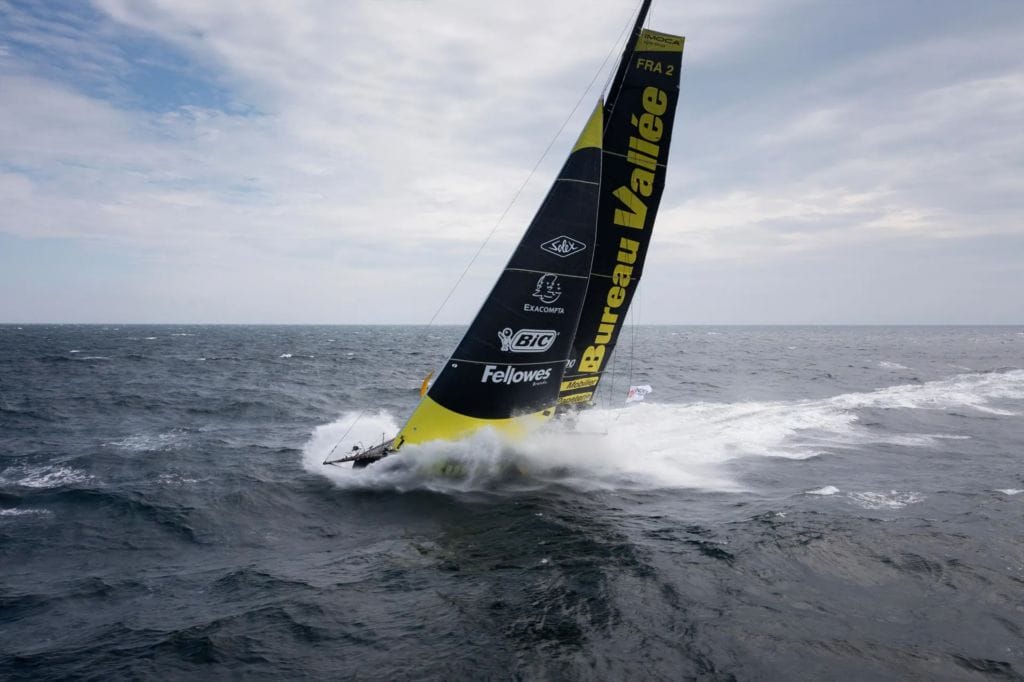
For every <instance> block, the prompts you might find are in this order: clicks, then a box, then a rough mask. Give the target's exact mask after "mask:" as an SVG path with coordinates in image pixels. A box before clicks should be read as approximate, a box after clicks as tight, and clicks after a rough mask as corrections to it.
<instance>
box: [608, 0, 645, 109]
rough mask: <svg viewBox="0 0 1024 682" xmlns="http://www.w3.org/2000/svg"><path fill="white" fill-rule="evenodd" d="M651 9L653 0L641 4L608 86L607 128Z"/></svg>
mask: <svg viewBox="0 0 1024 682" xmlns="http://www.w3.org/2000/svg"><path fill="white" fill-rule="evenodd" d="M650 9H651V0H644V1H643V4H641V5H640V13H639V14H638V15H637V17H636V23H634V24H633V32H632V33H630V34H629V39H628V40H626V47H625V49H624V50H623V51H622V57H621V58H620V59H619V68H618V69H616V71H615V78H613V79H612V84H611V87H610V88H608V97H606V98H605V101H604V124H605V129H607V127H608V123H609V122H611V120H612V111H613V110H614V109H615V104H616V102H618V100H619V93H620V92H621V91H622V83H623V81H625V80H626V69H627V68H629V59H630V57H631V56H632V54H633V52H634V51H635V50H636V44H637V41H639V40H640V32H641V31H642V30H643V28H644V21H646V20H647V12H648V11H649V10H650Z"/></svg>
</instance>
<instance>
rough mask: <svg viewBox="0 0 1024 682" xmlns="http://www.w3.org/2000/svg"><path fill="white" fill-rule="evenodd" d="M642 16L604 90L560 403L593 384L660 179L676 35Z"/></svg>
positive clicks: (621, 315) (634, 271)
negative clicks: (594, 182) (597, 189)
mask: <svg viewBox="0 0 1024 682" xmlns="http://www.w3.org/2000/svg"><path fill="white" fill-rule="evenodd" d="M645 8H646V5H645ZM643 16H644V12H643V11H641V15H640V18H639V19H638V20H637V28H636V31H637V32H636V34H635V35H634V40H635V43H634V41H633V40H631V41H630V44H629V45H628V46H627V49H626V53H625V54H624V55H623V61H622V64H621V65H620V67H619V72H618V74H617V78H616V80H615V82H613V84H612V87H611V90H610V91H609V96H608V105H607V106H606V121H605V133H604V147H603V152H602V156H603V162H602V171H601V197H600V203H599V207H598V219H597V245H596V248H595V252H594V261H593V267H592V269H591V273H590V286H589V289H588V291H587V295H586V300H585V301H584V304H583V311H582V313H581V315H580V324H579V327H578V328H577V330H576V334H575V338H574V339H573V345H572V353H571V355H570V358H569V363H568V367H567V369H566V371H565V377H564V380H563V381H562V384H561V387H560V388H561V390H560V394H559V403H560V404H578V403H588V402H590V400H591V399H592V398H593V396H594V392H595V391H596V390H597V385H598V383H599V382H600V381H601V376H602V374H603V373H604V370H605V365H606V362H607V360H608V357H609V356H610V355H611V353H612V349H614V348H615V343H616V341H617V340H618V336H619V332H620V331H621V330H622V324H623V322H624V320H625V317H626V310H627V309H628V308H629V304H630V302H631V301H632V300H633V294H634V293H635V291H636V287H637V284H639V282H640V274H641V273H642V272H643V266H644V259H645V258H646V256H647V245H648V243H649V241H650V238H651V229H652V228H653V226H654V217H655V215H656V214H657V212H658V204H659V203H660V202H661V194H662V191H663V189H664V187H665V163H666V161H667V160H668V151H669V142H670V140H671V138H672V122H673V120H674V119H675V112H676V101H677V99H678V96H679V69H680V66H681V62H682V55H683V38H682V37H681V36H673V35H669V34H667V33H658V32H656V31H650V30H646V29H644V30H641V29H640V26H641V25H642V21H643ZM631 48H632V49H631Z"/></svg>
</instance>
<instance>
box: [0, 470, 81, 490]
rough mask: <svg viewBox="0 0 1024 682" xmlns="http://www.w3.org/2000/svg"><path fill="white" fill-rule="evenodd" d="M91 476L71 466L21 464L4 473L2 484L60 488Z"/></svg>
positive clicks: (1, 477) (0, 480) (1, 478)
mask: <svg viewBox="0 0 1024 682" xmlns="http://www.w3.org/2000/svg"><path fill="white" fill-rule="evenodd" d="M91 478H92V476H90V475H89V474H87V473H85V472H84V471H81V470H79V469H72V468H70V467H63V466H58V467H46V466H43V467H29V466H21V467H15V468H13V469H8V470H6V471H5V472H4V475H3V476H0V484H4V485H16V486H22V487H25V488H60V487H62V486H66V485H74V484H76V483H84V482H86V481H88V480H90V479H91Z"/></svg>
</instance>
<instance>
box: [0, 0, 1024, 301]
mask: <svg viewBox="0 0 1024 682" xmlns="http://www.w3.org/2000/svg"><path fill="white" fill-rule="evenodd" d="M910 9H912V8H909V9H908V8H901V6H899V5H894V6H886V8H885V9H884V10H883V9H880V8H877V7H876V8H874V10H871V11H872V12H873V11H875V10H877V13H881V14H882V15H883V16H882V17H881V19H880V20H879V21H883V20H884V22H887V23H888V24H889V25H891V27H890V28H878V27H875V28H874V32H873V33H870V34H868V33H865V34H863V36H861V35H858V34H856V33H855V32H851V31H850V30H849V28H850V27H851V26H856V25H858V22H860V23H864V22H867V21H869V19H868V18H867V17H868V15H869V14H871V12H869V11H868V10H865V9H863V8H858V7H855V6H850V7H846V6H843V7H838V6H835V7H833V6H827V7H826V6H822V5H820V4H816V3H805V2H799V1H781V0H779V1H766V2H751V3H724V4H723V3H719V2H694V3H686V5H685V6H684V5H677V4H673V3H659V4H657V5H656V6H655V9H654V14H653V19H654V24H655V25H656V26H657V27H658V28H663V29H665V30H669V31H673V30H679V31H682V32H685V33H687V34H688V43H687V54H686V55H685V58H684V76H683V95H682V103H681V108H680V112H679V115H678V120H677V133H676V137H675V140H674V143H673V153H672V159H671V164H670V170H669V176H668V182H669V184H668V187H667V190H666V195H665V199H664V203H663V210H662V213H661V214H660V216H659V220H658V227H657V231H656V233H655V244H656V247H657V248H658V249H659V250H662V252H661V253H660V255H658V257H659V258H662V257H666V258H671V259H672V260H671V262H672V263H673V264H676V265H679V264H684V265H687V264H688V265H690V266H692V265H693V264H695V263H699V262H724V261H728V262H731V263H762V264H763V263H771V262H772V261H773V260H776V261H779V262H781V261H784V260H786V259H789V258H792V257H793V256H794V254H801V253H807V254H816V255H815V257H823V258H824V257H829V254H831V256H830V257H832V258H835V259H841V258H842V256H843V252H844V250H845V249H849V248H851V247H852V246H854V245H865V246H867V245H871V244H884V243H885V242H887V241H893V240H902V239H906V238H914V239H921V240H928V241H932V240H946V241H948V242H955V241H956V240H957V239H968V238H969V239H974V238H978V237H984V236H986V235H1003V234H1019V233H1020V230H1021V229H1024V228H1022V225H1021V221H1020V219H1019V218H1020V215H1021V208H1022V206H1021V201H1022V200H1021V197H1022V196H1024V193H1022V192H1021V189H1024V187H1022V185H1024V175H1022V171H1021V167H1022V164H1021V161H1022V159H1024V132H1022V131H1021V129H1020V126H1019V121H1020V120H1021V119H1022V118H1024V117H1022V113H1024V112H1022V111H1021V109H1022V104H1021V102H1024V98H1022V95H1024V68H1022V66H1021V64H1020V60H1019V58H1018V57H1017V48H1016V42H1017V38H1016V37H1017V36H1018V35H1019V31H1020V29H1021V28H1022V26H1024V19H1022V17H1021V16H1019V14H1020V13H1019V12H1018V13H1013V12H1004V11H1002V10H998V8H991V7H986V8H982V9H979V10H976V11H975V14H973V15H971V16H970V17H967V18H964V17H961V16H957V15H958V12H954V11H952V10H949V9H948V8H936V9H935V11H934V12H932V13H931V14H930V15H929V17H928V18H927V21H922V20H920V19H919V18H917V19H915V17H914V16H913V12H911V11H910ZM634 10H635V7H634V6H633V3H631V2H626V3H622V2H612V1H611V0H608V1H606V2H600V3H591V2H586V3H583V2H566V3H531V4H528V6H525V7H524V6H522V5H521V4H509V3H478V2H470V1H469V0H460V1H457V2H456V1H452V2H443V3H442V2H419V1H417V0H393V1H387V0H381V1H376V2H370V1H367V2H344V3H335V2H302V3H299V2H295V3H276V2H264V3H255V2H227V1H222V2H216V3H211V2H205V1H204V2H199V1H191V0H175V1H171V0H97V1H96V2H95V3H94V4H93V5H91V6H87V5H69V6H68V7H67V8H63V9H60V8H53V7H51V8H42V9H40V8H38V7H37V6H34V5H28V4H20V3H13V4H6V5H4V6H3V8H2V10H0V13H2V15H3V17H4V19H3V21H5V22H6V23H5V26H4V36H5V37H4V44H3V45H2V46H0V47H2V49H0V66H2V67H3V70H2V73H3V75H2V76H0V105H2V106H0V158H2V159H3V161H2V164H0V202H3V204H4V206H5V211H4V213H3V216H2V217H0V232H2V233H5V234H7V235H14V236H16V237H17V238H19V239H50V240H69V241H71V242H75V241H78V242H83V241H87V242H90V243H95V244H100V245H102V248H103V249H105V253H108V254H110V255H111V257H112V258H114V257H115V256H116V255H117V254H120V255H121V256H122V257H123V258H130V259H135V260H136V262H146V263H151V262H152V260H156V261H158V262H162V263H165V264H166V267H165V268H164V269H163V270H162V271H161V273H162V274H161V277H160V280H161V281H162V282H164V284H163V285H157V284H152V285H146V286H147V287H150V288H151V291H150V294H151V296H152V297H153V298H152V299H151V300H167V301H172V302H173V301H174V300H175V293H174V291H175V290H174V287H179V288H180V290H190V289H192V288H194V284H193V282H195V281H205V282H207V283H208V285H207V290H208V291H211V292H213V293H212V294H211V295H210V296H209V297H206V296H205V293H204V291H201V290H200V291H197V292H196V295H195V296H193V298H192V300H193V301H195V303H194V305H193V307H192V308H190V310H192V311H193V312H194V313H195V314H196V315H198V316H200V317H203V318H204V319H212V320H216V319H219V318H218V315H220V316H221V317H223V318H227V317H228V316H229V313H228V311H226V310H225V309H224V308H223V307H218V305H219V304H218V303H217V300H218V299H219V300H244V301H245V305H246V306H247V308H249V309H251V310H252V311H253V312H252V317H250V318H248V319H250V320H257V319H259V318H260V315H259V314H258V311H259V310H260V306H261V305H266V311H267V312H266V316H265V318H264V319H286V318H287V319H292V320H293V321H294V319H293V318H292V317H290V316H291V315H292V313H293V312H294V311H295V310H296V306H295V304H294V303H291V304H290V303H288V302H286V301H284V300H283V299H281V297H278V296H275V295H274V294H272V293H271V291H272V289H268V287H269V285H267V286H264V284H263V283H264V282H266V281H274V282H276V283H277V285H278V287H279V290H281V291H296V292H298V291H301V290H302V287H304V286H306V287H308V286H309V281H310V280H311V279H313V278H320V281H323V282H325V283H328V284H335V285H337V287H338V288H337V290H338V291H351V290H352V288H353V287H358V286H359V284H358V282H365V281H366V279H367V278H371V279H372V278H373V277H374V275H375V276H376V285H375V287H374V293H373V295H372V296H373V300H374V301H378V299H377V292H380V293H381V296H382V298H380V300H379V301H378V302H376V303H374V305H379V306H381V307H382V309H384V310H385V313H383V314H384V317H388V316H390V319H392V320H394V321H403V320H404V321H415V320H422V319H423V318H424V317H425V315H424V313H423V312H422V311H423V310H425V309H431V310H432V309H433V304H434V303H436V302H439V301H440V300H441V299H442V298H443V297H444V295H445V294H446V293H447V287H448V286H449V285H450V284H451V283H452V282H454V279H455V277H456V276H457V273H458V272H461V270H462V268H463V267H465V265H466V263H467V262H468V261H469V259H470V257H471V256H472V254H473V253H474V251H475V250H476V247H477V246H478V245H479V243H480V242H481V240H482V239H483V238H484V237H485V236H486V235H487V233H488V231H489V230H490V229H491V228H492V227H493V226H494V224H495V221H496V220H497V218H498V217H499V216H500V215H501V213H502V211H503V210H504V209H505V207H506V206H507V205H508V202H509V200H510V198H511V197H512V196H513V194H514V193H515V192H516V190H517V189H518V188H519V186H520V184H521V183H522V181H523V179H524V178H525V177H526V176H527V174H528V173H529V171H530V169H531V168H532V167H533V165H534V163H535V162H536V160H537V157H538V155H539V154H540V153H541V151H542V150H543V149H544V148H545V146H546V145H547V144H548V143H549V141H550V140H551V136H552V135H553V134H554V132H555V131H556V130H558V128H559V126H560V125H561V124H562V123H563V121H564V120H565V117H566V115H567V113H568V112H569V111H570V110H571V109H572V108H573V106H575V105H576V104H577V102H582V103H581V104H580V106H579V108H578V110H577V111H576V112H575V114H574V115H573V117H572V120H571V121H570V122H569V123H568V125H567V126H566V127H565V132H564V133H563V134H562V136H561V137H560V138H559V140H558V141H557V142H556V143H555V145H554V146H553V148H552V152H551V154H550V155H549V157H548V158H547V159H546V160H545V162H544V163H543V164H542V165H541V167H540V168H539V169H538V172H537V174H536V176H535V178H534V180H533V181H532V182H531V183H530V184H529V185H528V186H527V188H526V190H525V191H524V192H523V194H522V196H521V198H520V200H519V201H518V202H517V204H516V205H515V206H514V207H513V209H512V211H511V212H510V213H509V215H508V217H507V218H506V219H505V221H504V223H503V225H502V228H501V229H500V230H499V231H498V232H497V234H496V236H495V238H494V239H493V241H492V243H491V244H490V245H489V247H488V248H487V250H486V251H485V252H484V254H483V255H482V257H481V260H480V261H479V263H478V265H477V266H476V267H474V269H473V271H472V272H471V274H470V283H471V284H470V286H471V287H472V290H471V291H469V292H468V293H467V292H463V293H459V294H457V296H456V304H455V306H454V309H453V311H451V315H450V317H447V318H444V319H448V320H452V321H465V320H466V319H467V318H468V315H469V313H471V312H472V310H474V309H475V307H474V306H475V303H476V302H478V301H479V297H480V296H481V295H482V294H481V293H480V291H481V290H486V289H487V287H488V286H489V284H490V282H491V281H492V280H493V277H494V273H495V272H496V270H497V268H498V267H500V263H501V262H502V261H503V259H504V258H505V257H507V256H508V254H509V253H510V251H511V249H512V246H513V242H514V241H515V240H516V239H517V238H518V235H519V234H520V232H521V230H522V228H523V226H525V224H526V223H527V222H528V221H529V219H530V217H531V215H532V213H533V210H534V209H535V208H536V206H537V205H538V204H539V202H540V200H541V198H542V197H543V194H544V192H545V191H546V190H547V186H548V183H549V181H550V178H551V177H552V176H553V174H554V172H555V170H556V168H557V166H558V165H559V164H560V162H561V160H562V158H563V155H564V153H565V151H566V149H567V148H568V146H569V145H570V144H571V140H572V138H573V137H574V136H575V133H576V131H577V130H578V128H579V126H580V125H581V124H582V121H583V119H584V117H585V116H586V114H587V113H588V112H589V109H590V106H591V103H592V101H593V99H594V98H596V96H597V90H598V89H599V88H600V87H601V86H602V85H603V84H604V82H605V78H606V76H607V73H608V70H609V69H610V68H611V66H612V61H613V60H614V59H613V60H611V61H609V63H607V64H605V66H604V70H603V71H601V72H599V71H598V69H599V67H600V66H601V64H602V60H604V59H605V57H606V55H609V54H610V53H612V54H614V50H613V43H615V40H616V37H618V36H620V35H621V31H622V28H623V27H624V26H625V25H626V24H627V22H628V21H629V17H630V14H631V13H632V12H633V11H634ZM961 14H962V13H961ZM908 27H913V29H914V32H911V31H910V30H909V28H908ZM829 40H831V41H832V43H829ZM802 50H804V51H807V52H808V53H811V56H810V57H808V56H807V55H803V54H801V51H802ZM595 73H597V74H598V75H597V77H596V84H595V87H594V88H593V89H592V90H591V91H590V92H589V93H588V94H586V95H585V96H583V97H582V99H581V95H582V94H583V90H584V88H585V87H586V85H587V84H588V83H590V82H591V79H592V78H594V76H595ZM139 259H142V260H141V261H139ZM342 271H344V272H345V273H349V274H352V276H351V277H349V275H348V274H346V275H341V274H339V273H341V272H342ZM267 272H274V273H275V274H274V277H272V278H268V277H266V276H265V273H267ZM175 273H188V276H187V277H184V276H178V275H176V274H175ZM225 273H230V277H229V276H228V275H226V274H225ZM411 273H412V274H411ZM234 282H246V283H248V284H249V291H250V292H252V293H250V294H249V295H246V293H245V288H244V287H239V286H235V284H233V283H234ZM392 283H395V286H392ZM417 283H418V284H417ZM398 284H402V285H409V286H410V287H411V288H413V289H417V291H416V293H415V295H412V296H408V295H407V296H403V295H402V293H401V292H402V290H401V289H400V288H399V287H398ZM160 286H162V287H163V288H162V289H161V288H160ZM326 288H328V287H325V289H326ZM200 289H202V287H200ZM385 293H386V294H387V295H388V296H393V298H392V299H391V301H392V302H391V303H390V304H389V303H388V301H387V300H385V298H384V297H383V296H384V294H385ZM117 295H118V294H117V291H116V290H115V287H114V285H113V284H112V285H111V288H110V289H109V290H108V291H107V296H110V297H116V296H117ZM97 297H98V298H101V299H102V298H103V297H102V296H100V295H99V294H98V295H97ZM365 300H366V299H365V297H363V298H358V297H349V298H344V297H342V298H340V299H339V298H338V297H337V296H333V295H329V294H327V293H324V292H320V293H318V294H317V299H316V300H315V301H314V300H309V301H308V302H307V303H304V304H303V306H300V308H302V309H303V310H304V311H305V313H306V314H309V315H311V316H313V317H315V318H316V319H332V320H337V319H338V317H330V312H329V311H331V310H334V311H338V312H337V315H338V316H340V317H341V318H342V319H357V320H358V319H359V318H358V316H359V315H361V314H364V312H365V310H366V306H365V305H363V303H365ZM261 301H262V302H263V303H261ZM168 305H171V304H168ZM128 307H130V306H128ZM218 310H220V311H221V312H220V313H218V312H217V311H218ZM325 311H327V312H325ZM467 311H469V312H467ZM200 313H201V314H200ZM0 314H3V310H2V309H0ZM321 314H326V315H327V317H326V318H320V317H318V316H319V315H321ZM666 314H668V313H666ZM375 315H376V313H375ZM178 319H180V318H178ZM374 319H376V318H374Z"/></svg>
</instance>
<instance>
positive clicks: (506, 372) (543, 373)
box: [480, 365, 551, 385]
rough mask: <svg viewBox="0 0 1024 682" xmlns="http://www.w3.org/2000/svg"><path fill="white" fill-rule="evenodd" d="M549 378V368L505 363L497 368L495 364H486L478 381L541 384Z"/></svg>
mask: <svg viewBox="0 0 1024 682" xmlns="http://www.w3.org/2000/svg"><path fill="white" fill-rule="evenodd" d="M550 378H551V368H550V367H545V368H544V369H530V370H527V369H516V368H514V367H513V366H512V365H505V366H504V367H501V368H499V367H498V366H497V365H486V366H485V367H484V373H483V375H481V377H480V383H481V384H486V383H488V382H490V383H492V384H524V383H526V382H530V383H532V384H534V385H536V384H543V383H544V382H546V381H547V380H548V379H550Z"/></svg>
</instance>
